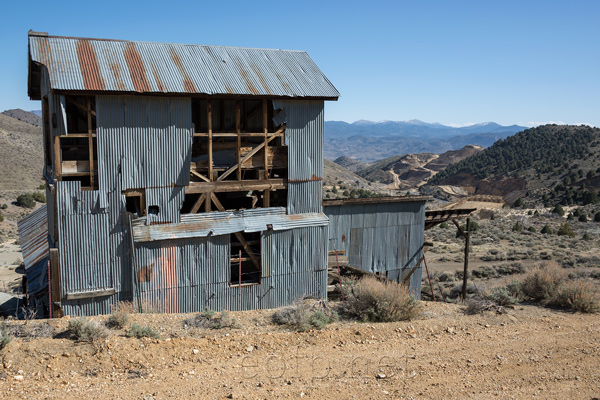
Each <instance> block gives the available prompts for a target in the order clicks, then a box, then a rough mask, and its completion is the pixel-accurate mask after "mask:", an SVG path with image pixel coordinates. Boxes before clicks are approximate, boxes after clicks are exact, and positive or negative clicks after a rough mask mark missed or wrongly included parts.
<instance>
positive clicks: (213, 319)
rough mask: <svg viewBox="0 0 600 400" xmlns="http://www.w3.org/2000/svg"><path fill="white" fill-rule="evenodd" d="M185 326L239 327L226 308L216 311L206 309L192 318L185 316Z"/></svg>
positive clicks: (210, 327)
mask: <svg viewBox="0 0 600 400" xmlns="http://www.w3.org/2000/svg"><path fill="white" fill-rule="evenodd" d="M183 324H184V326H185V327H192V328H209V329H222V328H234V329H237V328H240V325H239V324H238V322H237V320H236V319H235V318H233V317H232V316H231V315H229V313H228V312H227V310H223V311H221V312H220V313H217V312H215V311H213V310H210V309H208V308H207V309H206V310H204V311H202V312H199V313H198V314H196V315H194V316H193V317H192V318H187V319H185V320H184V321H183Z"/></svg>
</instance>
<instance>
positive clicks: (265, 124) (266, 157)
mask: <svg viewBox="0 0 600 400" xmlns="http://www.w3.org/2000/svg"><path fill="white" fill-rule="evenodd" d="M262 107H263V117H262V123H263V133H264V136H265V147H264V149H263V153H264V160H265V161H264V162H265V164H264V165H265V179H267V180H268V179H269V155H268V146H269V141H268V138H267V133H268V132H269V124H268V118H267V115H268V110H267V99H263V101H262Z"/></svg>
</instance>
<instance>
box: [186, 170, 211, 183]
mask: <svg viewBox="0 0 600 400" xmlns="http://www.w3.org/2000/svg"><path fill="white" fill-rule="evenodd" d="M190 173H191V174H192V175H194V176H197V177H198V178H200V179H202V180H203V181H204V182H210V179H208V178H207V177H205V176H204V175H202V174H201V173H199V172H196V171H194V170H193V169H191V170H190Z"/></svg>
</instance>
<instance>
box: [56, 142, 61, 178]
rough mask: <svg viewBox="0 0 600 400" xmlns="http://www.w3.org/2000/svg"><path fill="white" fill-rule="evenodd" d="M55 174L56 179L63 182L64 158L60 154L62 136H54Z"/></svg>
mask: <svg viewBox="0 0 600 400" xmlns="http://www.w3.org/2000/svg"><path fill="white" fill-rule="evenodd" d="M54 172H55V174H56V179H57V180H59V181H62V157H61V154H60V136H54Z"/></svg>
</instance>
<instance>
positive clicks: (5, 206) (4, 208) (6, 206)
mask: <svg viewBox="0 0 600 400" xmlns="http://www.w3.org/2000/svg"><path fill="white" fill-rule="evenodd" d="M0 208H1V209H3V210H6V209H7V208H8V204H6V203H4V204H2V207H0ZM598 214H600V213H598Z"/></svg>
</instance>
